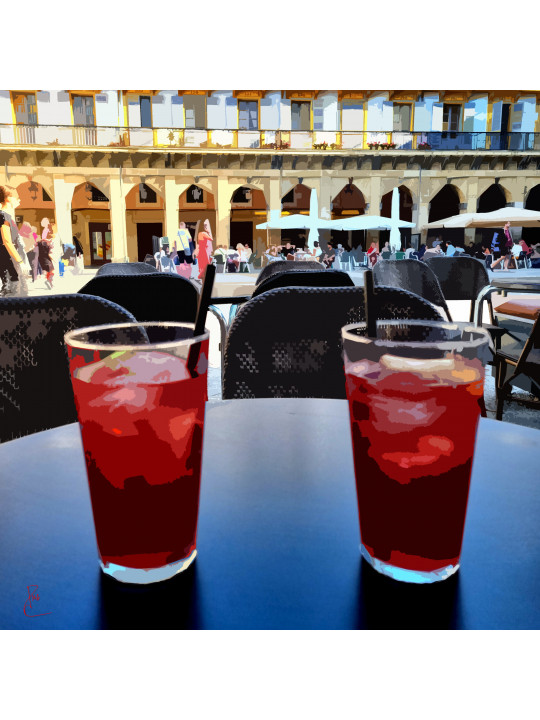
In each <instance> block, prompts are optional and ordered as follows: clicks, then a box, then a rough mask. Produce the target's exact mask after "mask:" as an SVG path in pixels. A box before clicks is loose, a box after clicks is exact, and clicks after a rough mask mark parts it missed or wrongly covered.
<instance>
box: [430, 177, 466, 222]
mask: <svg viewBox="0 0 540 720" xmlns="http://www.w3.org/2000/svg"><path fill="white" fill-rule="evenodd" d="M460 204H461V201H460V197H459V189H458V188H457V187H456V186H455V185H452V184H451V183H448V184H447V185H444V186H443V187H442V188H441V190H439V192H438V193H436V194H435V195H434V196H433V197H432V198H431V201H430V203H429V216H428V222H436V221H437V220H442V219H443V218H447V217H451V216H452V215H459V212H460Z"/></svg>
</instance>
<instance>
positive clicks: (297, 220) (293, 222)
mask: <svg viewBox="0 0 540 720" xmlns="http://www.w3.org/2000/svg"><path fill="white" fill-rule="evenodd" d="M333 227H334V225H333V223H332V221H331V220H325V219H324V218H320V217H319V202H318V199H317V191H316V190H315V188H313V189H312V190H311V196H310V199H309V215H300V214H295V215H283V216H282V215H281V213H280V211H279V210H271V211H270V220H268V221H267V222H265V223H261V224H260V225H256V228H257V229H258V230H278V229H279V230H293V229H294V230H309V235H308V241H307V244H308V247H309V248H310V249H311V250H312V249H313V248H314V247H315V245H314V241H315V240H318V239H319V230H331V229H332V228H333Z"/></svg>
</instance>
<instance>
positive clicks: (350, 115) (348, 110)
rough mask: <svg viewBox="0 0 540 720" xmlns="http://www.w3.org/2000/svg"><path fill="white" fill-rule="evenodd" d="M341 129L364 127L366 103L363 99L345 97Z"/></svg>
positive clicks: (361, 128)
mask: <svg viewBox="0 0 540 720" xmlns="http://www.w3.org/2000/svg"><path fill="white" fill-rule="evenodd" d="M341 129H342V130H345V131H347V130H349V131H351V130H363V129H364V104H363V103H362V101H361V100H352V99H345V100H343V102H342V105H341Z"/></svg>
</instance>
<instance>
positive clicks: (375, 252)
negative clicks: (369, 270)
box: [367, 240, 379, 267]
mask: <svg viewBox="0 0 540 720" xmlns="http://www.w3.org/2000/svg"><path fill="white" fill-rule="evenodd" d="M367 254H368V257H369V262H370V263H371V266H372V267H373V265H375V263H376V262H377V260H378V259H379V245H378V243H377V241H376V240H374V241H373V242H372V243H371V245H370V246H369V248H368V251H367Z"/></svg>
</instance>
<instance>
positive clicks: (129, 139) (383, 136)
mask: <svg viewBox="0 0 540 720" xmlns="http://www.w3.org/2000/svg"><path fill="white" fill-rule="evenodd" d="M0 145H41V146H57V145H59V146H76V147H154V148H156V147H158V148H186V149H189V148H199V149H205V148H214V149H242V150H265V149H267V150H279V151H299V150H309V151H321V152H331V151H333V150H364V151H380V152H388V151H401V150H417V151H424V152H433V151H451V150H471V151H477V150H491V151H493V150H495V151H500V150H503V151H517V152H519V151H522V152H523V151H527V152H528V151H534V150H540V133H534V132H506V133H503V132H403V131H399V132H383V131H363V130H359V131H353V130H350V131H327V130H326V131H320V130H313V131H308V130H228V129H209V128H140V127H139V128H135V127H106V126H96V127H93V126H79V125H77V126H74V125H1V124H0Z"/></svg>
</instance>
